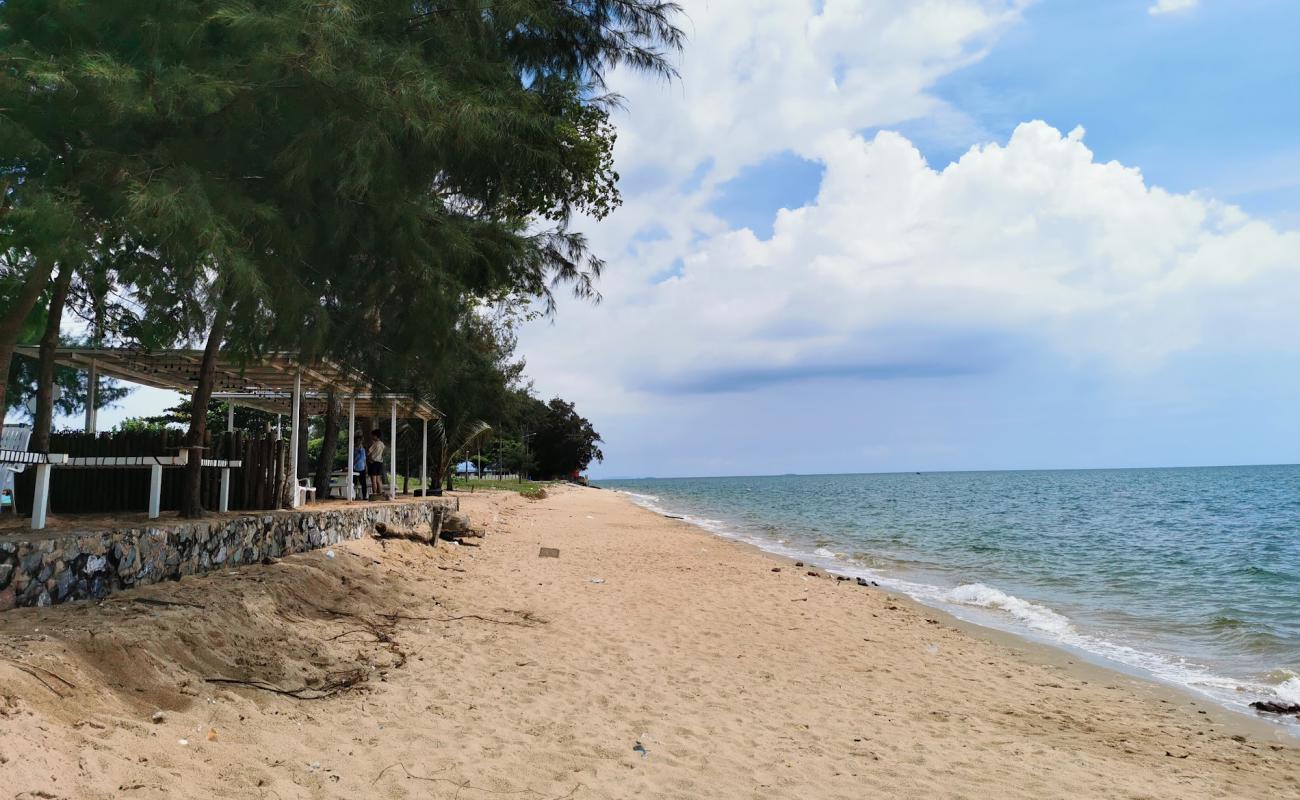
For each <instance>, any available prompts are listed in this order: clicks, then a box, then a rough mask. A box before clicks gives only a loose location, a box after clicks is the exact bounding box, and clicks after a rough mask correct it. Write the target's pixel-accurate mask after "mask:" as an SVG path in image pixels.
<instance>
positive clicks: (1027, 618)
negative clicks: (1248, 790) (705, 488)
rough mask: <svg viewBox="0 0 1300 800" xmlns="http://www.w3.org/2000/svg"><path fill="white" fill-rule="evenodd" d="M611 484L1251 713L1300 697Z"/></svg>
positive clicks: (986, 594)
mask: <svg viewBox="0 0 1300 800" xmlns="http://www.w3.org/2000/svg"><path fill="white" fill-rule="evenodd" d="M615 491H618V492H620V493H621V494H625V495H627V496H628V497H630V498H631V499H632V501H633V502H634V503H636V504H637V505H640V506H642V507H644V508H648V509H650V510H651V511H654V512H656V513H659V514H665V515H672V516H677V517H681V518H682V520H684V521H686V522H689V523H691V524H693V525H695V526H697V527H699V528H702V529H704V530H706V531H708V532H709V533H713V534H717V535H719V536H722V537H724V538H727V539H733V540H736V541H741V542H745V543H747V544H751V545H753V546H755V547H758V548H759V549H761V550H765V551H767V552H769V553H772V554H773V555H779V556H782V557H785V558H791V559H796V560H801V561H805V562H808V563H809V564H811V565H815V566H818V567H821V568H822V569H824V570H825V571H827V572H830V573H833V574H840V575H848V576H851V577H860V578H865V579H867V580H871V581H875V582H876V583H878V584H879V585H880V586H881V587H883V588H887V589H893V590H895V591H898V592H901V593H903V594H906V595H908V596H909V597H911V598H912V599H914V600H917V601H919V602H921V603H924V604H926V605H931V606H935V607H937V608H940V609H942V610H944V611H947V612H949V613H951V614H953V615H954V616H956V617H958V618H960V619H963V620H966V621H967V622H973V623H975V624H977V625H983V626H985V627H989V628H995V629H997V630H1001V631H1005V632H1008V633H1012V634H1017V635H1021V636H1026V637H1027V638H1030V639H1033V640H1035V641H1040V642H1044V643H1047V644H1054V645H1058V646H1064V647H1066V648H1069V649H1072V650H1077V651H1079V652H1080V653H1081V654H1083V655H1085V656H1091V657H1093V658H1094V659H1097V660H1099V661H1100V662H1101V663H1102V664H1103V665H1105V664H1109V665H1110V666H1112V668H1120V669H1121V670H1125V669H1126V670H1128V671H1132V672H1136V673H1138V674H1144V675H1147V676H1148V677H1151V678H1155V679H1156V680H1158V681H1161V682H1163V683H1169V684H1173V685H1175V686H1180V687H1182V688H1184V689H1188V690H1191V691H1193V692H1196V693H1197V694H1201V695H1204V696H1206V697H1208V698H1210V699H1212V700H1214V701H1215V702H1217V703H1219V704H1221V705H1223V706H1226V707H1228V708H1230V709H1232V710H1234V711H1240V712H1244V713H1247V714H1250V715H1252V716H1254V712H1253V711H1251V709H1250V707H1249V705H1250V702H1251V701H1252V700H1257V699H1261V698H1265V699H1276V700H1280V701H1282V702H1288V703H1300V676H1295V677H1291V678H1289V679H1287V680H1286V681H1283V682H1282V683H1280V684H1276V685H1268V684H1265V683H1258V682H1247V681H1240V680H1235V679H1232V678H1227V677H1224V676H1221V675H1216V674H1215V673H1214V672H1212V671H1211V670H1210V669H1209V668H1207V667H1205V666H1203V665H1201V664H1195V663H1192V662H1189V661H1187V660H1185V659H1174V658H1170V657H1166V656H1162V655H1160V654H1157V653H1151V652H1146V651H1143V650H1138V649H1136V648H1133V647H1129V646H1128V645H1124V644H1120V643H1118V642H1114V641H1111V640H1109V639H1106V638H1104V637H1102V636H1098V635H1094V634H1086V633H1081V632H1079V631H1078V630H1077V629H1076V627H1075V625H1074V623H1073V622H1072V621H1071V620H1070V618H1069V617H1067V616H1066V615H1064V614H1061V613H1060V612H1058V611H1056V610H1054V609H1051V608H1049V607H1047V606H1045V605H1042V604H1040V603H1034V602H1031V601H1029V600H1025V599H1023V598H1020V597H1016V596H1015V595H1012V594H1008V593H1006V592H1004V591H1002V590H1000V589H997V588H996V587H992V586H988V585H986V584H983V583H969V584H962V585H960V586H957V587H953V588H947V587H942V586H935V585H932V584H927V583H917V582H915V581H909V580H905V579H902V578H899V577H896V576H893V575H890V574H887V573H883V572H880V571H878V570H875V569H871V568H868V567H866V566H865V565H863V564H862V563H861V562H859V561H856V560H854V559H851V558H846V557H845V556H842V555H839V554H837V553H835V552H833V551H831V550H829V549H827V548H825V547H817V548H813V549H811V550H809V549H808V548H798V547H792V546H790V545H789V544H788V543H786V542H785V541H784V540H777V541H775V542H774V541H773V540H772V539H771V538H768V537H764V536H758V535H753V534H749V533H746V532H743V531H741V530H738V529H737V528H736V526H734V525H733V524H730V523H728V522H725V521H723V520H717V519H710V518H707V517H697V516H694V515H691V514H685V513H682V512H678V511H671V510H669V509H667V508H666V507H665V506H663V505H662V500H661V498H659V497H657V496H655V495H650V494H641V493H637V492H632V491H628V490H625V489H616V490H615ZM1273 721H1275V722H1279V723H1281V724H1283V725H1284V726H1285V727H1287V728H1288V729H1290V730H1291V731H1292V732H1295V733H1298V734H1300V726H1296V725H1294V724H1293V723H1292V722H1291V721H1290V720H1289V719H1279V720H1273Z"/></svg>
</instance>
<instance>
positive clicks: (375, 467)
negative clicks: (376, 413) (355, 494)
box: [366, 428, 388, 497]
mask: <svg viewBox="0 0 1300 800" xmlns="http://www.w3.org/2000/svg"><path fill="white" fill-rule="evenodd" d="M387 451H388V448H387V447H386V446H385V445H384V434H383V432H381V431H380V430H379V429H378V428H375V429H374V430H373V431H371V432H370V447H369V449H367V450H366V471H367V472H368V473H369V474H370V494H371V495H373V496H374V497H383V496H384V453H386V452H387Z"/></svg>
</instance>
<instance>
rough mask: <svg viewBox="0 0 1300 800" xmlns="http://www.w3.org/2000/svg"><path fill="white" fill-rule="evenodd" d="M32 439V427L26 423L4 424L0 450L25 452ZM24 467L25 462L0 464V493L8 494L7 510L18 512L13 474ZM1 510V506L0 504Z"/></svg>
mask: <svg viewBox="0 0 1300 800" xmlns="http://www.w3.org/2000/svg"><path fill="white" fill-rule="evenodd" d="M31 439H32V429H31V428H30V427H28V426H27V425H6V426H4V434H3V435H0V450H16V451H18V452H20V453H26V452H27V445H28V444H29V443H30V442H31ZM24 469H26V465H25V464H0V494H7V495H8V506H9V510H10V511H12V512H13V513H15V514H17V513H18V502H17V500H16V497H17V496H16V495H15V494H14V475H15V474H17V473H19V472H22V471H23V470H24ZM0 510H3V506H0Z"/></svg>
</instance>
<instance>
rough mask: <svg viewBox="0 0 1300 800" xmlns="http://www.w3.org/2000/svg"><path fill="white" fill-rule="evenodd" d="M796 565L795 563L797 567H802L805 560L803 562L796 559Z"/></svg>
mask: <svg viewBox="0 0 1300 800" xmlns="http://www.w3.org/2000/svg"><path fill="white" fill-rule="evenodd" d="M794 565H795V566H796V567H802V566H803V562H802V561H796V562H794Z"/></svg>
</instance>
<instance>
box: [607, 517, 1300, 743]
mask: <svg viewBox="0 0 1300 800" xmlns="http://www.w3.org/2000/svg"><path fill="white" fill-rule="evenodd" d="M633 505H634V506H636V507H637V508H638V509H640V510H642V511H645V512H646V513H648V514H654V515H656V516H663V517H664V519H665V522H669V523H677V522H680V523H681V524H682V525H683V526H685V530H684V531H682V532H684V533H691V534H696V535H704V536H708V537H712V538H715V539H718V540H720V541H722V542H725V543H727V544H731V545H735V546H736V547H738V548H740V549H741V550H745V551H748V552H749V553H751V554H753V555H756V556H758V557H760V558H763V559H765V560H767V561H770V562H771V563H773V564H775V565H778V566H780V567H782V568H783V569H784V568H790V569H794V570H799V571H802V570H809V569H811V570H816V571H818V572H825V573H829V574H832V575H833V574H835V573H834V571H833V570H831V569H829V568H825V567H822V566H819V565H812V564H810V563H809V562H804V564H805V566H803V567H795V566H794V564H795V563H796V561H797V560H798V559H793V558H791V557H789V556H785V555H781V554H779V553H773V552H770V551H768V550H764V549H763V548H762V547H761V546H760V545H757V544H754V543H752V542H748V541H745V540H743V539H733V538H730V537H727V536H724V535H722V534H718V533H714V532H713V531H710V530H708V529H706V528H701V527H700V526H698V525H696V524H694V523H692V522H690V521H687V520H685V519H678V518H676V517H672V516H669V515H666V514H660V513H659V512H657V511H655V510H653V509H649V508H645V507H644V506H641V505H638V504H636V503H633ZM846 583H847V582H846ZM846 588H850V587H847V586H846ZM855 588H863V587H855ZM871 589H872V590H873V591H878V592H884V593H885V594H886V596H887V597H888V598H889V600H890V601H891V602H893V603H895V604H897V605H905V606H908V607H910V608H912V609H913V610H914V611H915V612H916V613H918V614H923V615H925V616H929V617H937V618H938V619H939V620H940V621H941V622H942V623H943V624H945V625H948V626H949V627H952V628H954V629H956V630H959V631H961V632H962V633H964V634H966V635H967V636H970V637H972V638H977V639H982V640H984V641H987V642H989V643H991V644H995V645H997V646H999V647H1002V648H1005V649H1006V650H1008V651H1009V652H1011V653H1013V654H1014V655H1015V657H1017V658H1021V659H1024V660H1025V661H1028V662H1030V663H1033V664H1036V665H1040V666H1047V667H1053V668H1056V669H1061V670H1063V671H1065V672H1068V673H1070V674H1071V675H1073V676H1074V677H1076V678H1079V679H1081V680H1087V681H1089V682H1091V683H1110V684H1114V683H1117V682H1124V683H1126V684H1127V685H1128V688H1130V689H1132V690H1134V691H1136V692H1139V693H1142V694H1144V695H1147V696H1148V698H1149V699H1150V700H1151V701H1152V702H1164V703H1172V704H1178V705H1186V706H1191V707H1195V708H1197V709H1200V710H1203V711H1205V716H1206V717H1207V718H1209V719H1211V720H1214V721H1215V722H1216V723H1217V724H1218V725H1221V726H1223V727H1224V728H1227V729H1231V730H1233V731H1235V732H1237V733H1243V734H1249V735H1251V736H1255V737H1258V738H1261V739H1266V740H1271V741H1276V742H1279V743H1282V744H1286V745H1288V746H1291V747H1295V748H1300V727H1298V728H1292V727H1291V726H1288V725H1286V724H1285V723H1280V722H1274V721H1271V720H1269V719H1267V718H1265V717H1264V716H1262V715H1257V714H1254V713H1253V712H1246V711H1238V710H1236V709H1233V708H1229V707H1227V706H1224V705H1223V704H1221V703H1218V702H1216V701H1215V700H1214V699H1213V698H1210V697H1207V696H1204V695H1201V694H1197V693H1196V691H1195V690H1193V689H1190V688H1188V687H1185V686H1180V685H1178V684H1175V683H1170V682H1165V681H1161V680H1160V679H1159V678H1157V677H1155V676H1152V675H1149V674H1141V673H1139V672H1138V671H1137V670H1136V669H1122V668H1120V667H1122V666H1126V665H1117V666H1111V665H1110V664H1106V663H1097V660H1100V659H1101V658H1102V657H1100V656H1094V654H1091V653H1086V652H1082V653H1080V654H1076V653H1075V652H1074V651H1073V650H1071V649H1069V648H1068V647H1067V646H1065V645H1060V644H1054V643H1052V642H1050V641H1040V640H1037V639H1034V638H1031V637H1030V636H1027V635H1024V634H1020V633H1017V632H1015V631H1010V630H1004V629H1002V628H996V627H992V626H989V625H982V624H980V623H978V622H974V621H972V620H967V619H962V618H961V617H959V616H957V615H955V614H953V613H951V612H950V611H948V610H946V609H943V608H940V607H938V606H932V605H930V604H928V603H925V602H923V601H921V600H917V599H915V598H913V597H910V596H909V595H907V594H905V593H903V592H896V591H893V590H890V589H888V588H886V587H884V586H873V587H871ZM1087 656H1094V658H1095V659H1097V660H1093V659H1090V658H1088V657H1087Z"/></svg>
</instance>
